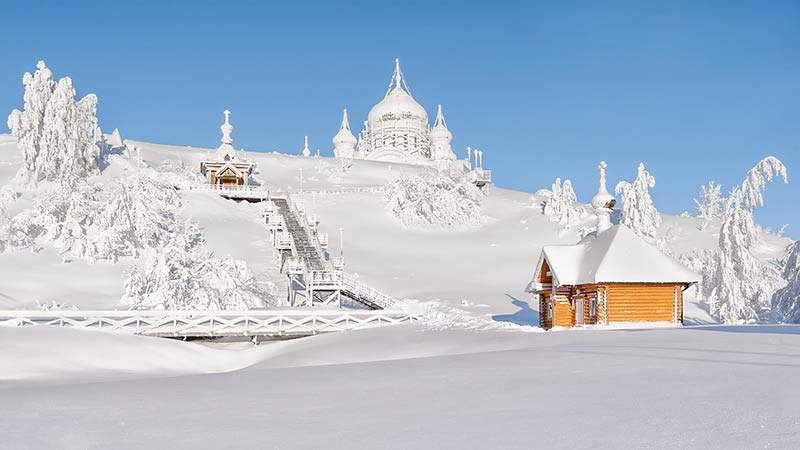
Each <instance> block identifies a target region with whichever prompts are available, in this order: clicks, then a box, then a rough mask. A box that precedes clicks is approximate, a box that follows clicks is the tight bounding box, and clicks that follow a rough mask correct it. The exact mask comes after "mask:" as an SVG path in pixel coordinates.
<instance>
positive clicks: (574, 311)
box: [528, 225, 699, 329]
mask: <svg viewBox="0 0 800 450" xmlns="http://www.w3.org/2000/svg"><path fill="white" fill-rule="evenodd" d="M698 279H699V276H698V275H697V274H695V273H693V272H691V271H690V270H688V269H686V268H685V267H683V266H682V265H681V264H680V263H679V262H678V261H676V260H674V259H673V258H671V257H669V256H667V255H665V254H664V253H662V252H661V251H660V250H658V249H657V248H655V247H654V246H652V245H650V244H649V243H647V242H646V241H645V240H644V239H642V238H641V237H639V236H638V235H636V234H635V233H634V232H633V231H631V230H630V229H629V228H628V227H626V226H625V225H614V226H611V227H610V228H608V229H605V230H603V231H601V232H599V233H592V234H590V235H589V236H587V237H586V238H584V239H583V240H581V241H580V242H579V243H577V244H575V245H549V246H545V247H544V248H543V249H542V253H541V255H540V257H539V262H538V264H537V265H536V271H535V275H534V278H533V281H532V282H531V283H530V285H529V287H528V291H529V292H533V293H536V294H538V297H539V325H540V326H541V327H543V328H546V329H550V328H552V327H574V326H581V325H594V324H604V325H607V324H614V323H623V322H667V323H672V324H675V325H680V324H682V323H683V291H684V290H685V289H686V288H687V287H689V286H690V285H691V284H693V283H695V282H697V280H698Z"/></svg>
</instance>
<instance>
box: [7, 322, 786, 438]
mask: <svg viewBox="0 0 800 450" xmlns="http://www.w3.org/2000/svg"><path fill="white" fill-rule="evenodd" d="M281 345H282V346H283V348H282V350H279V351H278V349H273V350H269V353H270V355H269V357H268V358H267V359H266V360H265V361H264V362H263V363H261V364H259V365H256V366H253V367H251V368H250V369H246V370H242V371H237V372H232V373H226V374H216V375H198V376H184V377H178V378H159V379H140V380H128V381H106V382H100V383H91V384H76V385H69V386H63V385H59V384H60V382H59V383H57V384H56V385H52V386H49V385H42V384H37V385H35V386H29V385H27V384H26V383H3V384H2V385H0V398H1V399H2V400H0V415H2V417H4V418H5V420H4V421H2V422H0V435H2V436H3V445H4V446H6V447H7V448H15V449H38V448H53V449H59V448H65V449H66V448H82V449H100V448H115V449H127V448H130V449H140V448H162V447H163V446H164V445H165V441H164V439H165V438H164V436H173V437H176V436H179V439H172V438H171V439H169V446H170V448H173V449H212V448H214V449H216V448H233V449H239V448H241V449H255V448H258V449H261V448H270V449H273V448H275V449H284V448H293V449H294V448H329V449H339V448H342V449H344V448H347V449H359V448H364V449H374V448H398V449H399V448H403V449H417V448H418V449H432V448H459V449H473V448H474V449H484V448H504V449H516V448H519V449H523V448H525V449H528V448H551V449H561V448H563V449H581V448H587V449H588V448H659V449H672V448H676V449H677V448H706V449H725V450H728V449H752V448H778V449H793V448H796V443H797V442H798V440H799V439H800V389H798V381H797V380H799V379H800V327H783V326H773V327H708V328H683V329H662V330H648V331H577V332H551V333H546V334H542V333H535V334H532V333H509V332H498V331H495V332H475V331H453V330H449V331H430V330H424V329H423V328H421V327H417V328H412V329H408V328H399V327H398V328H393V329H392V328H385V329H375V330H367V331H363V332H353V333H343V334H337V335H327V336H321V337H318V338H310V339H303V340H300V341H293V342H289V343H285V345H284V344H281ZM499 350H506V351H499ZM437 353H438V354H439V356H435V354H437ZM262 356H264V355H262ZM420 356H430V357H427V358H420ZM372 359H377V360H379V361H375V362H368V361H370V360H372ZM319 364H326V365H319ZM43 427H45V428H46V429H47V430H48V432H47V433H42V432H41V430H42V428H43Z"/></svg>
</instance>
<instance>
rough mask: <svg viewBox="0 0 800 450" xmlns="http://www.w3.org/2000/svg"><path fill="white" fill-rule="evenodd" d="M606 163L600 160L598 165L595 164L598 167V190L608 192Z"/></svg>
mask: <svg viewBox="0 0 800 450" xmlns="http://www.w3.org/2000/svg"><path fill="white" fill-rule="evenodd" d="M607 167H608V164H606V162H605V161H600V165H599V166H597V168H598V169H600V189H599V190H598V192H604V193H606V194H608V189H607V188H606V168H607Z"/></svg>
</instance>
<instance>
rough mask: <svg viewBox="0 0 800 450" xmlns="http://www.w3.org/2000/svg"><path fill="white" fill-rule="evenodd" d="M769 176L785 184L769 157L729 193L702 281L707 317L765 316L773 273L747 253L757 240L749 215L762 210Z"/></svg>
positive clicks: (776, 279) (782, 171) (775, 282)
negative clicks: (713, 258)
mask: <svg viewBox="0 0 800 450" xmlns="http://www.w3.org/2000/svg"><path fill="white" fill-rule="evenodd" d="M775 176H781V177H782V178H783V179H784V182H786V181H787V176H786V167H785V166H784V165H783V163H782V162H781V161H780V160H778V159H777V158H775V157H772V156H769V157H767V158H764V159H762V160H761V161H759V162H758V164H756V165H755V167H753V168H752V169H751V170H750V171H748V172H747V176H746V177H745V180H744V182H743V183H742V185H741V187H737V188H735V189H734V190H733V191H732V192H731V193H730V196H729V199H728V204H727V207H726V210H725V216H724V220H723V222H722V226H721V227H720V232H719V253H718V256H717V262H716V264H715V268H716V270H715V272H714V274H713V276H711V277H709V278H708V279H706V280H704V284H706V286H705V289H704V290H705V291H706V292H707V299H706V300H707V302H708V305H709V309H710V312H711V314H712V315H714V316H716V317H717V318H719V319H721V320H723V321H725V322H726V323H741V322H754V321H757V320H759V319H760V318H763V317H765V316H766V314H767V313H768V312H769V310H770V306H771V297H772V294H773V293H774V292H775V290H776V289H777V288H778V286H779V285H780V284H781V278H780V272H779V270H778V269H777V268H776V267H775V266H774V265H773V264H769V263H763V262H761V261H760V260H759V259H758V258H756V257H755V256H754V254H753V249H754V248H755V247H756V246H757V244H758V243H759V241H760V240H759V234H758V227H757V226H756V224H755V221H754V219H753V211H754V210H755V208H756V207H757V206H761V205H763V203H764V198H763V194H762V192H763V189H764V187H765V186H766V182H767V181H771V180H772V179H773V178H774V177H775Z"/></svg>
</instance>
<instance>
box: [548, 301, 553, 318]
mask: <svg viewBox="0 0 800 450" xmlns="http://www.w3.org/2000/svg"><path fill="white" fill-rule="evenodd" d="M547 318H548V319H552V318H553V303H552V302H547Z"/></svg>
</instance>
